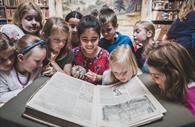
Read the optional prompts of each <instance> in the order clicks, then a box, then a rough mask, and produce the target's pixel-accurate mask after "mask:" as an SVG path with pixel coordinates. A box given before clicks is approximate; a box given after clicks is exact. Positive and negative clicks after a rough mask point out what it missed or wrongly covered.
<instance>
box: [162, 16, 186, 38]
mask: <svg viewBox="0 0 195 127" xmlns="http://www.w3.org/2000/svg"><path fill="white" fill-rule="evenodd" d="M178 27H180V29H181V27H182V26H179V19H177V20H175V21H174V22H173V23H172V24H171V26H170V28H169V29H168V31H167V34H166V35H167V39H175V38H176V37H177V29H178Z"/></svg>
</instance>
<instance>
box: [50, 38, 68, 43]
mask: <svg viewBox="0 0 195 127" xmlns="http://www.w3.org/2000/svg"><path fill="white" fill-rule="evenodd" d="M52 40H54V41H55V42H57V43H60V42H62V43H64V44H66V42H67V40H65V39H64V40H60V39H57V38H53V39H52Z"/></svg>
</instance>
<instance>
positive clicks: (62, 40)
mask: <svg viewBox="0 0 195 127" xmlns="http://www.w3.org/2000/svg"><path fill="white" fill-rule="evenodd" d="M42 37H43V38H44V40H46V44H47V47H48V51H49V52H48V58H47V63H46V64H47V65H46V66H45V67H44V68H43V74H44V75H47V76H52V75H53V74H54V73H55V72H56V71H60V72H64V73H66V74H68V75H70V73H71V68H72V61H73V53H72V51H71V49H69V48H67V43H68V38H69V27H68V25H67V24H66V22H65V20H64V19H62V18H59V17H51V18H49V19H48V20H47V22H46V23H45V25H44V27H43V31H42Z"/></svg>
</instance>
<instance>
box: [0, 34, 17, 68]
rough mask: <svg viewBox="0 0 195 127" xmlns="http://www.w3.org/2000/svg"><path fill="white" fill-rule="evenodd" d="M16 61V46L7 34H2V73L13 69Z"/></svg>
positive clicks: (0, 64) (0, 55) (0, 65)
mask: <svg viewBox="0 0 195 127" xmlns="http://www.w3.org/2000/svg"><path fill="white" fill-rule="evenodd" d="M14 60H15V46H14V43H13V41H11V40H10V39H9V38H8V37H7V36H6V35H5V34H3V33H0V72H8V71H10V70H11V69H12V67H13V64H14Z"/></svg>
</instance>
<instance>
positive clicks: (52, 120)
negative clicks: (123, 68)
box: [23, 72, 166, 127]
mask: <svg viewBox="0 0 195 127" xmlns="http://www.w3.org/2000/svg"><path fill="white" fill-rule="evenodd" d="M165 112H166V110H165V109H164V108H163V106H162V105H161V104H160V103H159V102H158V101H157V100H156V98H155V97H154V96H153V95H152V94H151V93H150V92H149V90H148V89H147V88H146V87H145V86H144V84H143V83H142V82H141V81H140V80H139V78H138V77H134V78H133V79H131V80H130V81H129V82H128V83H126V84H122V85H119V84H115V85H109V86H102V85H94V84H91V83H88V82H85V81H82V80H79V79H75V78H73V77H70V76H68V75H65V74H63V73H60V72H57V73H56V74H55V75H53V76H52V77H51V79H50V80H49V81H48V82H46V84H44V85H43V87H41V88H40V89H39V90H38V91H37V92H36V93H35V94H34V95H33V96H32V97H31V98H30V99H29V101H28V102H27V104H26V108H25V112H24V114H23V116H25V117H28V118H30V119H33V120H36V121H39V122H42V123H45V124H47V125H50V126H66V127H67V126H73V125H75V126H87V127H101V126H104V127H127V126H139V125H143V124H146V123H149V122H152V121H154V120H157V119H160V118H162V117H163V113H165Z"/></svg>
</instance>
